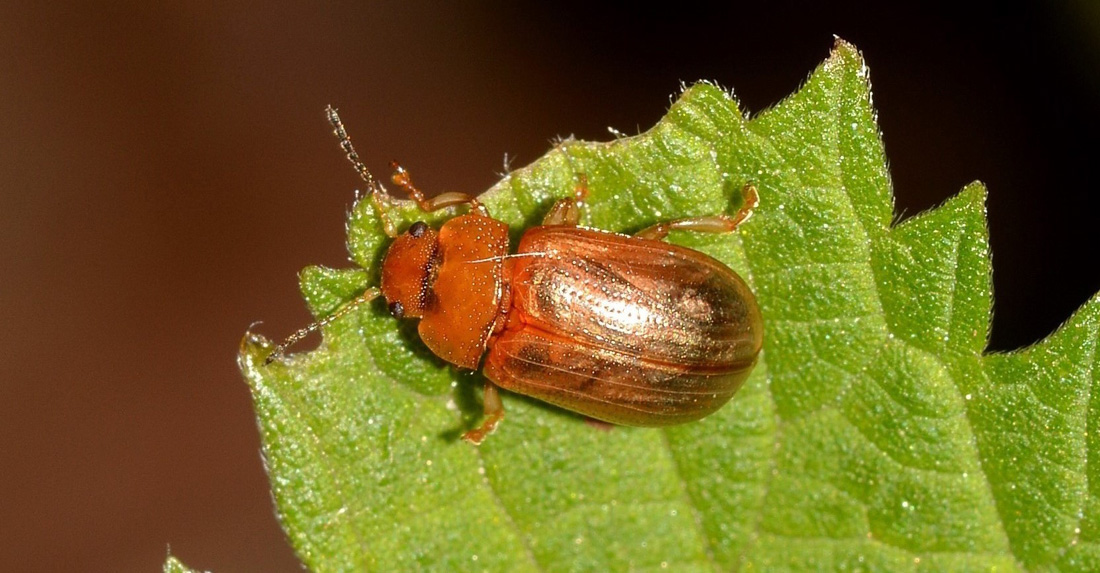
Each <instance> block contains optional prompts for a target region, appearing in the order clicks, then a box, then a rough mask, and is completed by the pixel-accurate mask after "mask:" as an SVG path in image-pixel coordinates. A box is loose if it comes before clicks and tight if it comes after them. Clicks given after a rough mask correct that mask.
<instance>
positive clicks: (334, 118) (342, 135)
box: [325, 105, 381, 193]
mask: <svg viewBox="0 0 1100 573" xmlns="http://www.w3.org/2000/svg"><path fill="white" fill-rule="evenodd" d="M325 115H327V116H328V122H329V123H331V124H332V129H333V130H334V133H335V134H336V137H337V138H338V139H339V140H340V148H341V149H343V150H344V153H345V154H346V155H347V157H348V161H350V162H351V165H352V167H354V168H355V171H356V172H358V173H359V177H362V178H363V181H366V182H367V186H369V187H370V189H371V192H372V193H373V192H377V191H379V188H380V187H381V186H380V185H379V184H378V181H377V180H375V178H374V175H372V174H371V172H370V170H369V169H367V166H366V165H363V162H362V161H361V160H360V159H359V154H358V153H356V152H355V147H354V146H353V145H352V144H351V138H350V137H348V132H347V130H345V129H344V122H342V121H340V115H339V114H337V113H336V109H335V108H333V107H332V106H331V105H330V106H328V107H326V108H325Z"/></svg>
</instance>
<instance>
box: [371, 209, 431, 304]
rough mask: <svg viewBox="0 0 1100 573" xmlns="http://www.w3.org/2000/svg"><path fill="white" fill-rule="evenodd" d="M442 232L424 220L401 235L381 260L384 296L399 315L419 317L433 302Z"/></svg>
mask: <svg viewBox="0 0 1100 573" xmlns="http://www.w3.org/2000/svg"><path fill="white" fill-rule="evenodd" d="M439 258H440V253H439V235H438V234H437V233H436V232H435V231H434V230H432V228H431V227H429V226H428V225H427V223H424V222H423V221H417V222H416V223H413V224H412V225H410V226H409V230H407V231H405V232H404V233H402V234H401V235H398V236H397V238H396V239H394V240H393V244H392V245H390V250H389V251H387V252H386V258H385V259H384V260H383V261H382V296H384V297H386V302H388V303H389V305H390V312H391V313H393V315H394V316H395V317H397V318H405V317H408V318H419V317H421V316H423V315H424V309H425V308H427V306H428V305H429V304H430V303H431V300H430V299H431V293H432V283H433V282H434V281H435V276H436V272H437V270H438V266H439Z"/></svg>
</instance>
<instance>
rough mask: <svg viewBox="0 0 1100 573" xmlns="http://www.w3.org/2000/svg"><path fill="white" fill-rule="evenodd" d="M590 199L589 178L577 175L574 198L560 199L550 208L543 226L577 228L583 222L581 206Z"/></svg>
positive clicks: (544, 218) (543, 220)
mask: <svg viewBox="0 0 1100 573" xmlns="http://www.w3.org/2000/svg"><path fill="white" fill-rule="evenodd" d="M586 198H588V176H587V175H585V174H584V173H581V174H579V175H577V186H576V187H574V188H573V198H571V199H560V200H558V202H556V203H554V206H553V207H550V212H549V213H547V214H546V216H545V217H543V219H542V224H543V225H570V226H573V227H576V226H577V225H578V224H579V223H580V222H581V206H582V205H584V200H585V199H586Z"/></svg>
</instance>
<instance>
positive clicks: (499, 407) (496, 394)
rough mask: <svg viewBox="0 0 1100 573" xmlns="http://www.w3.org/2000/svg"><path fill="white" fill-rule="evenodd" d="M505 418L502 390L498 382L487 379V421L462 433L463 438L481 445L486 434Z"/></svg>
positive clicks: (491, 431)
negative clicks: (501, 397)
mask: <svg viewBox="0 0 1100 573" xmlns="http://www.w3.org/2000/svg"><path fill="white" fill-rule="evenodd" d="M503 419H504V403H503V402H501V401H500V391H499V390H497V386H496V384H493V383H492V382H490V381H488V380H486V381H485V421H484V422H482V423H481V427H480V428H478V429H476V430H470V431H469V432H466V433H465V434H462V439H463V440H466V441H467V442H470V443H471V444H473V445H475V446H479V445H481V442H482V441H484V440H485V436H488V435H489V434H491V433H493V430H495V429H497V424H499V423H500V421H501V420H503Z"/></svg>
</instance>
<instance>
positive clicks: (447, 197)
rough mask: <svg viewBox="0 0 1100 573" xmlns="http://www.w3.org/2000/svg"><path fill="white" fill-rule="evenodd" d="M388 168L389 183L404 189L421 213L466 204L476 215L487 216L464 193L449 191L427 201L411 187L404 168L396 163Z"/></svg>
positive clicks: (484, 211) (482, 206)
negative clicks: (391, 168)
mask: <svg viewBox="0 0 1100 573" xmlns="http://www.w3.org/2000/svg"><path fill="white" fill-rule="evenodd" d="M390 167H393V175H392V176H391V177H390V181H393V184H394V185H397V186H398V187H400V188H402V189H404V190H405V192H406V193H408V194H409V197H411V198H412V200H413V201H416V204H417V206H419V207H420V210H421V211H425V212H428V213H430V212H432V211H438V210H439V209H443V208H444V207H451V206H454V205H463V204H466V205H469V206H470V210H471V211H475V212H477V214H479V215H483V216H485V217H488V216H489V211H488V210H487V209H485V206H484V205H482V204H481V202H480V201H478V200H477V197H473V196H471V195H467V194H466V193H457V192H454V191H450V192H447V193H441V194H439V195H436V196H435V197H432V198H431V199H428V198H426V197H425V196H424V192H423V191H421V190H420V189H417V188H416V186H415V185H413V182H412V177H410V176H409V172H408V171H406V170H405V168H404V167H401V165H400V164H398V163H397V162H396V161H391V162H390Z"/></svg>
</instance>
